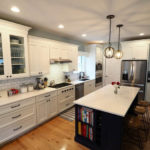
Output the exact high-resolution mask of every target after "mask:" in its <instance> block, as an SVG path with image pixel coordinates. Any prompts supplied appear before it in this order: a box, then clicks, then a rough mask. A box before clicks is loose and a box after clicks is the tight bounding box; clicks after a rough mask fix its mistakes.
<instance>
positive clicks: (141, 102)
mask: <svg viewBox="0 0 150 150" xmlns="http://www.w3.org/2000/svg"><path fill="white" fill-rule="evenodd" d="M138 105H139V106H142V107H145V108H146V118H147V122H148V123H149V124H150V114H149V107H150V103H149V102H147V101H144V100H140V101H139V102H138Z"/></svg>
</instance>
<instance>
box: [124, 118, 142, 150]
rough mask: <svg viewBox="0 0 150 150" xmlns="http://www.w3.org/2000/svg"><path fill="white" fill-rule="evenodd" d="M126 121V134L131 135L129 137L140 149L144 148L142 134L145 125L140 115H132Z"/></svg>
mask: <svg viewBox="0 0 150 150" xmlns="http://www.w3.org/2000/svg"><path fill="white" fill-rule="evenodd" d="M126 121H127V122H126V125H127V131H126V134H127V135H128V137H130V138H128V139H130V142H132V143H134V144H136V145H137V146H138V147H139V149H140V150H143V144H144V141H143V140H142V136H141V134H140V131H141V128H142V125H143V123H142V121H141V120H140V119H139V117H138V116H130V117H128V119H127V120H126Z"/></svg>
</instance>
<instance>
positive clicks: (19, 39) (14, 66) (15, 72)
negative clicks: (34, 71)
mask: <svg viewBox="0 0 150 150" xmlns="http://www.w3.org/2000/svg"><path fill="white" fill-rule="evenodd" d="M9 43H10V47H9V48H10V56H11V60H10V61H11V66H10V74H11V76H12V77H14V78H16V77H25V76H29V70H28V69H29V68H28V53H27V52H28V48H27V36H24V35H20V34H14V33H10V34H9Z"/></svg>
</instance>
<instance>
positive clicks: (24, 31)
mask: <svg viewBox="0 0 150 150" xmlns="http://www.w3.org/2000/svg"><path fill="white" fill-rule="evenodd" d="M29 29H30V28H29V27H26V26H23V25H19V24H15V23H10V22H7V21H4V20H1V19H0V80H1V79H11V78H19V77H27V76H29V67H28V65H29V64H28V44H27V35H28V30H29Z"/></svg>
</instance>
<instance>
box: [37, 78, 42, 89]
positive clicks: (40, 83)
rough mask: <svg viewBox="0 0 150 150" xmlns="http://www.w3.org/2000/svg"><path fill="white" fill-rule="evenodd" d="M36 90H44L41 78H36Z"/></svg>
mask: <svg viewBox="0 0 150 150" xmlns="http://www.w3.org/2000/svg"><path fill="white" fill-rule="evenodd" d="M36 81H37V84H36V89H44V80H43V79H42V78H36Z"/></svg>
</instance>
